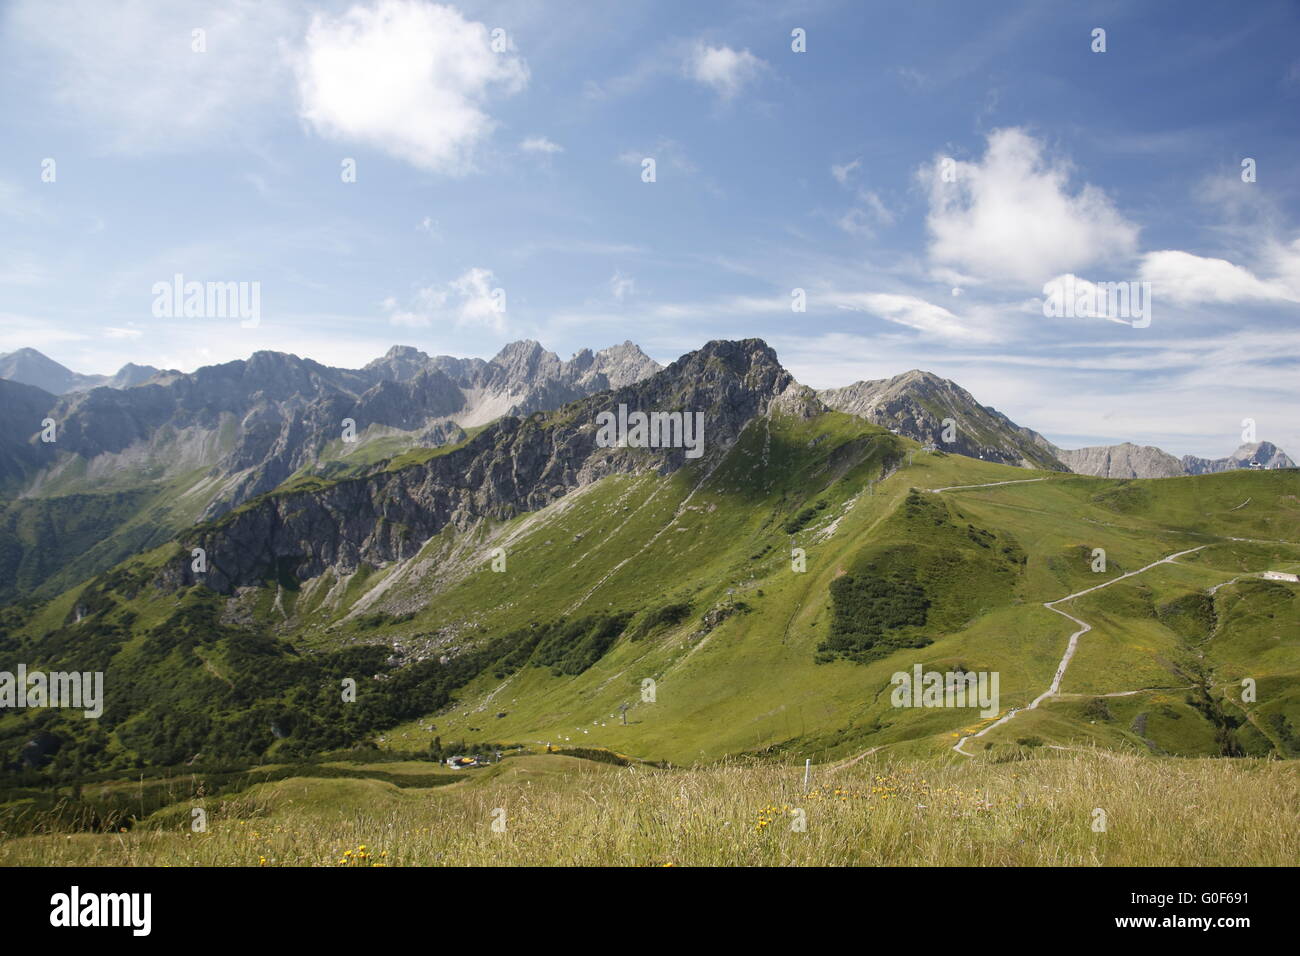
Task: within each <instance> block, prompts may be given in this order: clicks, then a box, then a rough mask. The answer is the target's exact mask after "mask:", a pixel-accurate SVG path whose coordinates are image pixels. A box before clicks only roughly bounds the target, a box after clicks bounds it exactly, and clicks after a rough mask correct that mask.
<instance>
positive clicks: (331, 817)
mask: <svg viewBox="0 0 1300 956" xmlns="http://www.w3.org/2000/svg"><path fill="white" fill-rule="evenodd" d="M1017 756H1025V755H1024V754H1023V753H1022V754H1019V755H1017ZM384 766H385V768H386V769H387V771H388V772H390V773H392V772H398V771H400V769H401V768H406V769H407V770H408V771H411V772H415V773H419V772H421V765H419V764H418V763H416V764H386V765H384ZM425 766H426V767H427V766H428V765H425ZM1298 772H1300V771H1298V769H1297V766H1296V763H1295V762H1294V761H1285V762H1281V761H1264V760H1252V759H1243V760H1233V761H1226V760H1199V759H1178V760H1174V759H1159V758H1151V757H1141V756H1136V755H1124V754H1120V755H1117V754H1111V753H1105V752H1098V751H1091V752H1077V753H1070V752H1060V751H1057V752H1051V753H1050V754H1048V755H1041V754H1040V755H1037V756H1036V758H1035V759H1005V760H1004V762H992V761H984V760H976V761H962V762H958V761H957V760H955V759H946V758H945V759H935V760H898V759H894V758H886V757H882V756H880V755H875V754H873V755H869V756H867V757H864V758H863V759H861V760H859V761H858V762H856V763H853V764H852V765H849V766H843V767H840V768H839V769H836V768H835V767H834V766H833V765H832V766H822V767H816V768H814V771H813V775H812V781H811V783H810V785H809V787H808V788H807V789H805V788H804V787H803V781H802V773H803V771H802V768H801V767H797V766H791V765H774V764H755V763H752V762H743V761H736V760H730V761H724V762H722V763H720V764H718V765H715V766H710V767H700V768H694V769H667V770H664V769H655V768H648V767H644V766H631V767H617V766H612V765H609V764H605V763H599V762H595V761H591V760H582V759H577V758H572V757H565V756H560V755H554V754H552V755H540V754H538V755H531V756H521V757H514V758H508V759H506V760H505V761H503V762H502V763H500V764H497V765H494V766H492V767H489V768H486V769H483V770H476V771H467V772H462V773H465V774H466V776H465V777H464V779H463V780H462V781H460V782H457V783H453V784H450V785H448V786H441V787H436V788H420V787H408V788H403V787H398V786H397V785H395V784H394V783H391V782H380V781H377V780H358V779H323V780H322V779H305V778H290V779H286V780H281V781H278V782H275V783H269V784H259V785H255V786H253V787H251V788H249V789H247V790H245V791H242V792H240V793H238V794H233V795H231V796H228V797H225V798H222V799H220V800H206V801H203V800H200V801H193V802H185V803H183V804H178V805H176V806H173V807H169V808H166V809H163V810H160V811H158V812H157V813H155V814H153V815H152V816H151V817H150V818H148V819H147V820H146V821H144V822H143V823H141V824H140V825H137V826H136V827H134V828H132V829H131V830H130V831H128V832H121V833H108V834H85V833H79V834H52V835H48V836H32V837H23V838H19V839H11V840H7V841H4V842H0V865H96V866H99V865H103V866H133V865H162V866H285V865H295V866H377V865H382V866H473V865H559V866H567V865H581V866H607V865H617V866H667V865H674V866H704V865H743V866H791V865H863V866H938V865H957V866H1016V865H1028V866H1102V865H1110V866H1122V865H1132V866H1154V865H1170V866H1213V865H1233V866H1237V865H1244V866H1269V865H1273V866H1276V865H1293V864H1294V863H1295V861H1296V860H1297V859H1300V786H1298V783H1300V780H1298V779H1297V774H1298ZM191 806H205V807H206V808H207V810H208V813H209V820H208V824H209V826H208V830H207V832H202V833H194V832H191V830H190V827H191V819H192V815H191ZM1103 813H1104V818H1103V816H1102V814H1103ZM801 820H802V825H803V829H802V830H800V821H801ZM494 822H496V823H497V826H498V829H496V830H494V829H493V824H494ZM1103 823H1104V829H1102V826H1103Z"/></svg>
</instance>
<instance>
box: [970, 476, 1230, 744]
mask: <svg viewBox="0 0 1300 956" xmlns="http://www.w3.org/2000/svg"><path fill="white" fill-rule="evenodd" d="M1031 480H1033V479H1031ZM1038 480H1041V479H1038ZM1207 547H1209V545H1205V544H1202V545H1198V546H1196V547H1195V548H1188V549H1187V550H1186V551H1178V552H1175V553H1174V554H1171V555H1168V556H1167V557H1163V558H1161V559H1160V560H1158V561H1152V562H1151V563H1150V564H1148V565H1146V566H1145V567H1141V568H1138V569H1137V570H1136V571H1129V572H1127V573H1125V574H1121V575H1119V577H1115V578H1111V579H1110V580H1109V581H1103V582H1102V583H1101V584H1095V585H1093V586H1092V587H1090V588H1084V589H1083V590H1082V591H1075V592H1074V593H1073V594H1067V595H1066V596H1065V597H1063V598H1057V599H1056V600H1055V601H1044V602H1043V607H1045V608H1047V609H1048V610H1049V611H1055V612H1056V613H1057V614H1059V615H1061V616H1062V617H1065V618H1069V619H1070V620H1071V621H1073V622H1074V623H1075V624H1077V625H1079V629H1078V630H1077V631H1075V632H1074V633H1073V634H1071V635H1070V642H1069V644H1067V645H1066V648H1065V654H1064V656H1062V657H1061V663H1060V664H1058V665H1057V666H1056V674H1055V675H1053V677H1052V683H1051V686H1049V687H1048V688H1047V690H1045V691H1043V692H1042V693H1041V694H1039V695H1038V696H1037V697H1035V698H1034V699H1033V700H1032V701H1030V702H1029V704H1028V705H1027V706H1025V707H1013V708H1011V710H1009V711H1008V712H1007V713H1006V715H1005V716H1003V717H999V718H998V719H997V720H995V721H994V722H993V723H991V724H989V725H988V726H987V727H985V728H984V729H983V730H981V731H978V732H976V733H973V734H967V735H966V736H964V737H962V738H961V739H960V740H958V741H957V742H956V743H955V744H953V746H952V749H953V750H955V751H957V753H959V754H961V755H962V756H963V757H973V756H974V754H971V753H968V752H967V751H965V750H963V749H962V748H963V747H964V746H965V744H966V741H968V740H973V739H974V738H976V737H983V736H984V735H985V734H987V733H988V732H989V731H990V730H992V729H993V728H994V727H1001V726H1002V725H1003V724H1005V723H1007V721H1009V720H1011V718H1012V717H1014V716H1016V714H1018V713H1020V712H1021V711H1022V710H1034V709H1036V708H1037V707H1038V705H1039V704H1041V703H1042V702H1043V701H1045V700H1047V699H1048V698H1049V697H1055V696H1056V695H1057V693H1058V692H1059V691H1060V689H1061V679H1062V678H1064V677H1065V671H1066V668H1068V667H1069V666H1070V661H1071V660H1073V659H1074V652H1075V650H1077V649H1078V646H1079V638H1080V637H1082V636H1083V635H1084V634H1087V633H1088V632H1089V631H1091V630H1092V625H1091V624H1089V623H1088V622H1087V621H1084V620H1081V619H1079V618H1077V617H1075V616H1074V615H1073V614H1069V613H1067V612H1065V611H1062V610H1061V609H1060V608H1059V607H1056V605H1057V604H1061V603H1063V602H1065V601H1072V600H1074V599H1075V598H1077V597H1082V596H1083V595H1085V594H1091V593H1092V592H1093V591H1100V590H1101V589H1102V588H1108V587H1110V586H1111V585H1112V584H1115V583H1117V582H1119V581H1123V580H1124V579H1125V578H1131V577H1133V576H1134V575H1135V574H1141V573H1142V572H1143V571H1150V570H1151V569H1152V568H1154V567H1156V566H1158V565H1161V564H1172V563H1173V562H1174V561H1175V560H1176V559H1178V558H1181V557H1182V556H1183V555H1185V554H1191V553H1192V552H1194V551H1200V550H1201V549H1202V548H1207Z"/></svg>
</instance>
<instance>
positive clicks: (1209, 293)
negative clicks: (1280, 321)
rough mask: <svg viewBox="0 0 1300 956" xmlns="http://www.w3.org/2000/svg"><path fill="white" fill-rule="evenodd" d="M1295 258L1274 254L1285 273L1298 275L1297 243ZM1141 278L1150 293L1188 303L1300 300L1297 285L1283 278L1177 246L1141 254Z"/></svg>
mask: <svg viewBox="0 0 1300 956" xmlns="http://www.w3.org/2000/svg"><path fill="white" fill-rule="evenodd" d="M1291 248H1292V249H1295V250H1296V252H1297V255H1296V259H1295V262H1290V261H1288V260H1289V257H1288V256H1286V255H1285V253H1283V254H1280V255H1278V256H1276V257H1275V264H1276V265H1277V266H1278V267H1279V270H1280V271H1282V273H1283V275H1286V273H1287V272H1288V271H1290V270H1291V269H1292V268H1294V269H1295V272H1294V273H1292V276H1291V277H1292V278H1300V247H1298V246H1296V245H1293V246H1292V247H1291ZM1142 279H1143V280H1144V281H1147V282H1150V283H1151V288H1152V292H1153V294H1155V295H1157V296H1159V297H1160V298H1163V299H1168V300H1170V301H1172V302H1177V303H1180V304H1183V305H1189V304H1193V303H1198V302H1207V303H1214V302H1225V303H1226V302H1247V301H1251V300H1255V301H1278V302H1300V293H1298V292H1297V288H1296V286H1290V287H1289V286H1288V284H1287V283H1286V282H1284V281H1264V280H1262V279H1259V278H1258V277H1256V276H1255V275H1254V274H1253V273H1251V272H1250V271H1249V270H1247V269H1243V268H1242V267H1241V266H1238V265H1234V264H1233V263H1231V262H1229V261H1228V260H1226V259H1211V258H1206V257H1204V256H1196V255H1192V254H1191V253H1190V252H1183V251H1181V250H1178V249H1164V250H1161V251H1159V252H1148V253H1147V254H1146V255H1144V256H1143V257H1142Z"/></svg>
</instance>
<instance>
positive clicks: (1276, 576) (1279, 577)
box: [1260, 571, 1300, 584]
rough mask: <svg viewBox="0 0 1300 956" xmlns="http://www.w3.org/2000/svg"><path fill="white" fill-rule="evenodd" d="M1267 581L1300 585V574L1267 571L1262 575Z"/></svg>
mask: <svg viewBox="0 0 1300 956" xmlns="http://www.w3.org/2000/svg"><path fill="white" fill-rule="evenodd" d="M1260 577H1261V578H1263V579H1264V580H1265V581H1290V582H1291V583H1292V584H1300V574H1287V573H1286V572H1285V571H1265V572H1264V573H1263V574H1261V575H1260Z"/></svg>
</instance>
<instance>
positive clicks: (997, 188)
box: [920, 128, 1138, 285]
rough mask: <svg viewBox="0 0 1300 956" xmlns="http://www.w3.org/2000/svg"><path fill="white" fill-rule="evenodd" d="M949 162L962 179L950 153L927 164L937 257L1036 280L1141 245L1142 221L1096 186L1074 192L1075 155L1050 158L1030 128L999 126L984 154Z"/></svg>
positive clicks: (982, 271)
mask: <svg viewBox="0 0 1300 956" xmlns="http://www.w3.org/2000/svg"><path fill="white" fill-rule="evenodd" d="M947 168H948V169H950V170H952V171H953V172H954V173H955V179H956V181H955V182H945V181H944V177H943V175H942V174H943V172H944V170H945V161H944V159H943V158H942V157H939V158H937V159H936V161H935V163H934V164H933V165H932V166H927V167H924V168H923V169H922V170H921V171H920V177H921V180H922V183H923V184H926V185H928V186H929V192H930V213H929V217H928V219H927V225H928V226H929V229H930V233H931V243H930V257H931V259H933V260H934V262H935V263H936V264H944V265H950V266H957V267H959V268H961V269H963V270H966V271H968V272H972V273H974V274H975V275H976V276H978V277H981V278H992V279H1001V280H1012V281H1015V282H1021V283H1026V284H1035V285H1036V284H1041V283H1042V282H1043V281H1045V280H1046V279H1048V278H1050V277H1051V276H1054V275H1059V274H1060V273H1063V272H1072V271H1076V270H1078V269H1080V268H1082V267H1084V266H1088V265H1091V264H1094V263H1097V262H1101V261H1106V260H1111V259H1117V258H1126V257H1130V256H1132V254H1133V252H1134V250H1135V248H1136V244H1137V233H1138V229H1137V226H1135V225H1134V224H1132V223H1130V222H1129V221H1127V220H1126V219H1125V218H1124V217H1123V216H1122V215H1120V213H1119V212H1118V211H1117V210H1116V209H1115V207H1114V205H1113V204H1112V203H1111V201H1110V199H1109V198H1108V197H1107V196H1106V194H1105V193H1103V192H1102V191H1101V190H1100V189H1098V188H1097V187H1095V186H1092V185H1084V186H1083V187H1082V188H1081V189H1079V190H1078V191H1077V192H1076V193H1074V194H1071V193H1070V192H1069V191H1068V186H1069V180H1070V174H1071V169H1070V166H1069V163H1068V162H1066V161H1061V160H1057V161H1053V160H1049V159H1048V158H1046V157H1045V156H1044V155H1043V148H1042V144H1040V143H1039V142H1038V141H1037V140H1035V139H1033V137H1031V136H1029V135H1028V134H1027V133H1025V132H1024V131H1023V130H1020V129H1014V128H1012V129H1002V130H996V131H994V132H993V133H991V134H989V137H988V149H987V151H986V153H985V155H984V159H983V161H981V162H974V163H967V162H955V161H952V163H951V165H949V166H947Z"/></svg>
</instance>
